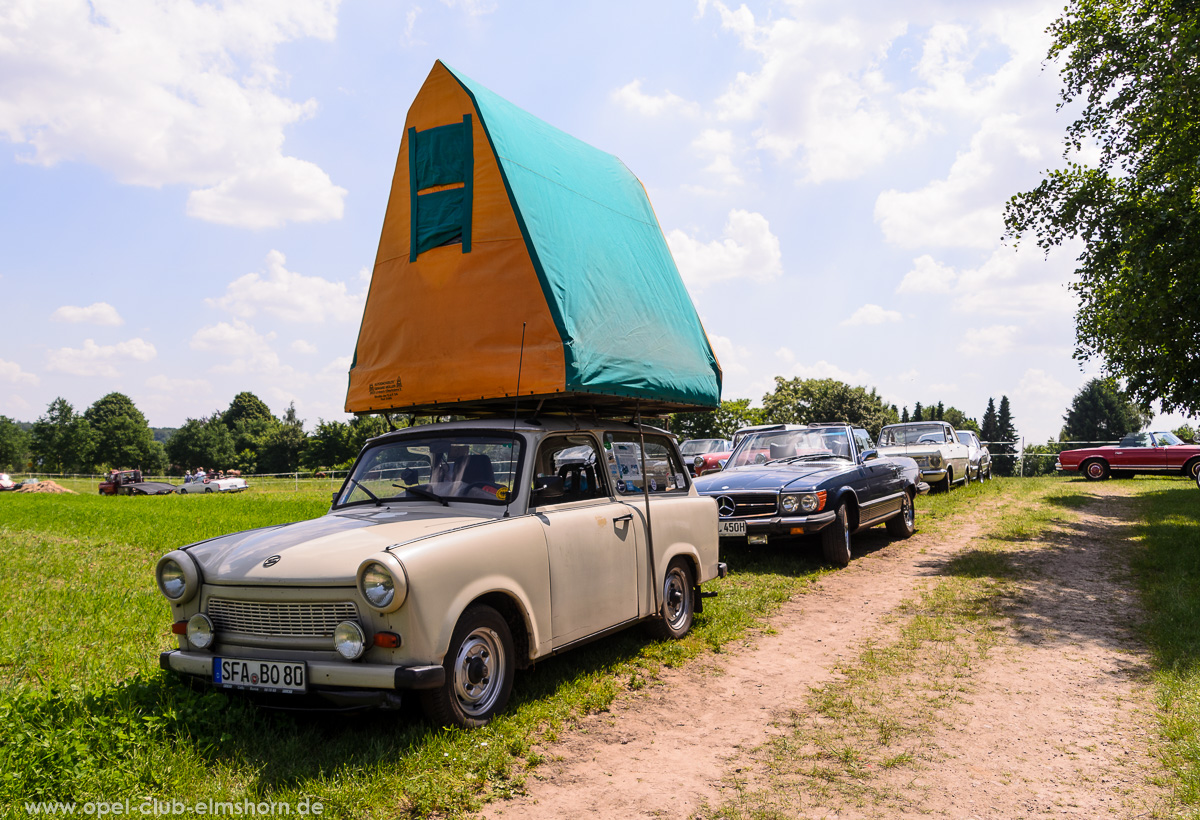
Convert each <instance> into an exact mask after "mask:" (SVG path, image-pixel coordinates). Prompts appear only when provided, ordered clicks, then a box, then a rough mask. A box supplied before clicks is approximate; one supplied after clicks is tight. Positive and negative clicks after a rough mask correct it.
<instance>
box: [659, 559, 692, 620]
mask: <svg viewBox="0 0 1200 820" xmlns="http://www.w3.org/2000/svg"><path fill="white" fill-rule="evenodd" d="M685 580H686V579H685V578H684V577H683V571H682V570H680V569H679V568H678V567H676V568H675V569H672V570H671V571H670V572H669V573H667V580H666V582H665V584H664V585H663V601H664V605H665V609H666V612H665V613H664V614H665V615H666V620H667V623H668V624H669V625H670V627H671V628H672V629H679V628H680V627H681V626H683V622H684V621H686V620H687V614H688V613H687V606H685V604H684V601H685V596H686V592H687V590H686V589H685V588H684V582H685Z"/></svg>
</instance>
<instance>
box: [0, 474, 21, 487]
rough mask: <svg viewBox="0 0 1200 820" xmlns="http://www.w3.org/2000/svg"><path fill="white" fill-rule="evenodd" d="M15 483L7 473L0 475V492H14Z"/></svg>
mask: <svg viewBox="0 0 1200 820" xmlns="http://www.w3.org/2000/svg"><path fill="white" fill-rule="evenodd" d="M16 488H17V482H15V481H13V480H12V476H10V475H9V474H8V473H0V492H3V491H4V490H15V489H16Z"/></svg>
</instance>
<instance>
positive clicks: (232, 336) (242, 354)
mask: <svg viewBox="0 0 1200 820" xmlns="http://www.w3.org/2000/svg"><path fill="white" fill-rule="evenodd" d="M274 338H275V334H274V333H268V334H266V335H263V334H261V333H259V332H258V331H257V330H255V329H254V328H253V327H252V326H250V325H249V324H247V323H246V322H243V321H242V320H241V319H235V320H234V321H233V322H232V323H230V322H217V323H216V324H215V325H208V326H207V327H202V328H200V329H199V330H197V331H196V332H195V334H194V335H193V336H192V338H191V341H190V342H188V346H189V347H191V348H192V350H200V351H203V352H206V353H215V354H217V357H216V358H215V359H214V364H213V367H212V370H213V372H214V373H238V374H245V373H258V374H264V375H278V374H280V373H281V372H283V371H284V370H289V372H290V369H288V368H282V367H281V365H280V362H279V354H277V353H276V352H275V351H274V350H272V349H271V340H272V339H274Z"/></svg>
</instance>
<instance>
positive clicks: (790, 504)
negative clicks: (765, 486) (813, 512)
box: [779, 495, 800, 513]
mask: <svg viewBox="0 0 1200 820" xmlns="http://www.w3.org/2000/svg"><path fill="white" fill-rule="evenodd" d="M779 508H780V509H781V510H783V511H784V512H785V513H794V512H795V511H796V510H798V509H800V499H799V498H798V497H797V496H794V495H785V496H782V497H781V498H780V499H779Z"/></svg>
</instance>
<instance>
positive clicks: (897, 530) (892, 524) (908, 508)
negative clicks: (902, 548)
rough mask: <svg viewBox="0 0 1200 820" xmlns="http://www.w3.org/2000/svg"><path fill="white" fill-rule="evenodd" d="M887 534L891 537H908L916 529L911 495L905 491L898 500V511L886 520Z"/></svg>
mask: <svg viewBox="0 0 1200 820" xmlns="http://www.w3.org/2000/svg"><path fill="white" fill-rule="evenodd" d="M886 526H887V531H888V535H890V536H892V538H908V536H910V535H912V534H913V533H914V532H916V531H917V521H916V516H915V515H914V514H913V503H912V497H911V496H910V495H909V494H908V493H905V494H904V496H903V498H901V500H900V513H899V514H898V515H894V516H892V517H891V518H889V519H888V520H887V525H886Z"/></svg>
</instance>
